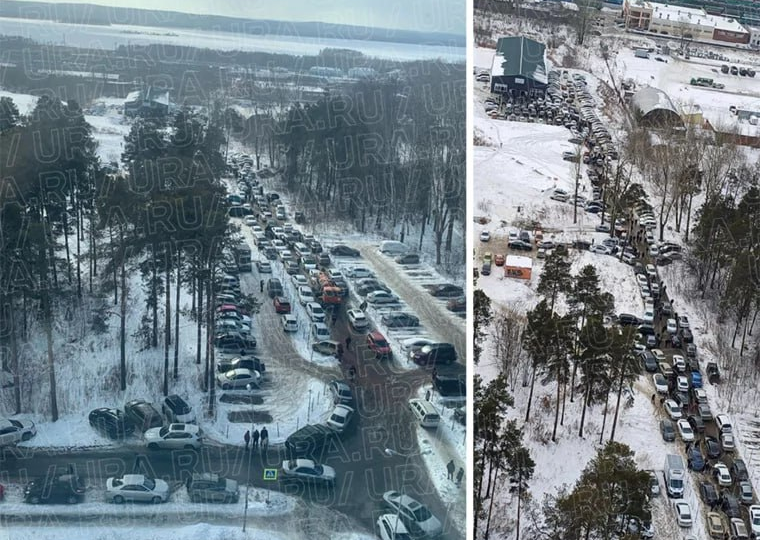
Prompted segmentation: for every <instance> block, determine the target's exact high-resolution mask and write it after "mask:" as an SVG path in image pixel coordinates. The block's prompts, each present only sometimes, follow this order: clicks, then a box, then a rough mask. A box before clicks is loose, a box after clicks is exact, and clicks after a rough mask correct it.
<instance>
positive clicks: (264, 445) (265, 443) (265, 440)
mask: <svg viewBox="0 0 760 540" xmlns="http://www.w3.org/2000/svg"><path fill="white" fill-rule="evenodd" d="M268 448H269V432H268V431H267V428H266V426H265V427H263V428H261V453H262V454H266V452H267V449H268Z"/></svg>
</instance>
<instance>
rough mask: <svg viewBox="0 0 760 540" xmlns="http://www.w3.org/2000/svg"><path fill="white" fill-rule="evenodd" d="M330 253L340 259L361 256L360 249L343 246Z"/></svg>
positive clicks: (333, 249)
mask: <svg viewBox="0 0 760 540" xmlns="http://www.w3.org/2000/svg"><path fill="white" fill-rule="evenodd" d="M330 253H332V254H333V255H337V256H339V257H359V256H360V255H361V254H360V253H359V250H358V249H354V248H351V247H348V246H346V245H343V244H338V245H337V246H333V247H332V248H330Z"/></svg>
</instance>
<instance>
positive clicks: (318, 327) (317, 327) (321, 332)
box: [311, 322, 330, 341]
mask: <svg viewBox="0 0 760 540" xmlns="http://www.w3.org/2000/svg"><path fill="white" fill-rule="evenodd" d="M311 335H312V336H313V337H314V339H315V340H316V341H324V340H329V339H330V329H329V328H328V327H327V325H326V324H325V323H322V322H315V323H312V324H311Z"/></svg>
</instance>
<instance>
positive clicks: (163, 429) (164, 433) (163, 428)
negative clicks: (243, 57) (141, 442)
mask: <svg viewBox="0 0 760 540" xmlns="http://www.w3.org/2000/svg"><path fill="white" fill-rule="evenodd" d="M167 433H169V428H168V427H162V428H161V430H160V431H159V432H158V434H159V435H161V436H162V437H166V434H167Z"/></svg>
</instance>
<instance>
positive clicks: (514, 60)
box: [491, 36, 549, 97]
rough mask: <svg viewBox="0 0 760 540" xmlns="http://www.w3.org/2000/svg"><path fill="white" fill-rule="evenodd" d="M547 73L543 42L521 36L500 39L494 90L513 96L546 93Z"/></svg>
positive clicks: (492, 73)
mask: <svg viewBox="0 0 760 540" xmlns="http://www.w3.org/2000/svg"><path fill="white" fill-rule="evenodd" d="M547 74H548V70H547V69H546V47H545V46H544V44H543V43H539V42H538V41H535V40H532V39H529V38H526V37H522V36H513V37H503V38H500V39H499V42H498V43H497V45H496V54H495V55H494V57H493V64H491V92H495V93H500V94H509V95H511V96H514V97H518V96H529V95H533V96H539V95H543V94H544V92H545V91H546V86H547V84H548V81H549V80H548V76H547Z"/></svg>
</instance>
